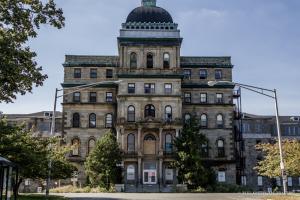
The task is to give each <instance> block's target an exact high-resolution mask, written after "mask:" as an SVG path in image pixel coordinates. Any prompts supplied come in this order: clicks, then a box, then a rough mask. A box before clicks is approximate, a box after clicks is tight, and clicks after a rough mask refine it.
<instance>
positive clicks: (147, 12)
mask: <svg viewBox="0 0 300 200" xmlns="http://www.w3.org/2000/svg"><path fill="white" fill-rule="evenodd" d="M129 22H136V23H138V22H140V23H173V19H172V16H171V15H170V13H169V12H168V11H166V10H165V9H163V8H160V7H157V6H156V0H142V6H140V7H138V8H135V9H134V10H133V11H131V13H130V14H129V15H128V17H127V20H126V23H129Z"/></svg>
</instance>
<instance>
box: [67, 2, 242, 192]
mask: <svg viewBox="0 0 300 200" xmlns="http://www.w3.org/2000/svg"><path fill="white" fill-rule="evenodd" d="M151 1H153V0H151ZM154 4H155V3H154V2H152V4H151V5H152V6H151V8H148V6H149V4H143V5H144V6H142V7H140V8H137V9H139V10H140V11H138V12H144V10H147V9H154V11H155V12H154V11H153V12H152V13H156V14H155V17H153V16H150V18H149V19H150V20H152V18H153V19H157V18H159V17H161V20H165V19H164V17H163V16H166V14H165V12H166V11H162V8H158V7H155V6H154V7H153V5H154ZM133 12H135V11H133ZM162 13H164V14H162ZM148 14H149V13H148ZM130 15H131V17H128V19H129V18H130V19H133V18H134V15H132V14H130ZM146 15H147V14H146ZM148 17H149V16H148ZM151 17H152V18H151ZM166 18H167V19H168V18H169V17H168V16H167V17H166ZM128 19H127V22H126V23H124V24H122V28H121V30H120V37H118V49H119V55H118V56H74V55H68V56H66V60H65V63H64V74H65V78H64V83H63V84H62V86H63V88H64V93H65V94H68V93H70V95H67V96H65V98H64V102H63V134H64V136H65V138H66V139H65V141H66V142H67V144H77V146H78V148H77V149H75V150H74V151H73V152H71V153H70V155H69V159H70V160H71V161H73V162H75V163H77V165H78V167H79V182H80V183H82V184H83V183H84V182H85V181H86V176H85V174H84V169H83V163H84V161H85V158H86V156H87V155H88V152H89V151H90V150H91V149H92V147H93V145H94V142H95V141H96V140H98V139H99V138H101V137H102V136H103V134H105V133H106V132H108V131H110V130H111V129H112V130H113V131H114V132H115V133H116V136H117V140H118V142H119V144H120V147H121V149H122V151H123V162H122V163H123V167H124V171H125V173H124V174H125V175H124V183H125V185H126V187H125V189H126V190H127V191H129V190H130V189H133V191H141V190H140V189H141V188H145V187H146V186H149V185H153V187H156V186H159V188H168V187H170V188H172V186H175V185H176V184H177V180H176V174H177V170H176V169H172V168H171V167H170V162H172V161H173V160H174V147H173V146H172V140H174V138H176V137H178V136H179V135H180V133H181V130H182V127H183V124H184V123H185V120H186V119H188V118H189V117H190V116H192V115H195V116H196V117H197V118H198V119H199V121H200V122H199V123H200V124H201V125H200V124H199V125H200V126H199V127H200V128H199V132H201V133H203V134H205V135H206V136H207V138H208V139H209V144H208V154H207V157H206V158H205V162H208V163H209V164H210V165H211V166H212V167H213V168H214V169H215V170H216V174H217V175H218V180H219V181H220V182H226V183H232V184H234V183H236V179H237V177H236V157H235V145H234V144H235V141H234V140H235V138H234V134H233V120H234V119H233V113H234V108H235V105H234V104H233V89H234V85H233V84H220V83H219V84H216V85H215V86H212V87H211V86H209V85H208V82H209V81H216V80H217V81H230V82H231V81H232V68H233V65H232V63H231V58H230V57H183V56H180V48H181V43H182V38H181V37H180V31H179V29H178V25H177V24H175V23H173V22H165V23H161V22H162V21H160V22H157V23H153V22H151V23H150V22H149V23H148V22H138V23H136V22H132V21H130V20H129V21H128ZM116 80H118V81H121V82H118V84H117V82H114V81H116ZM99 81H110V82H105V83H101V84H96V86H94V87H86V88H82V89H81V90H80V93H79V92H77V93H76V94H75V91H76V90H78V87H80V86H82V85H84V84H92V83H97V82H99ZM72 92H74V93H72ZM91 96H93V97H92V98H91ZM166 190H167V189H166Z"/></svg>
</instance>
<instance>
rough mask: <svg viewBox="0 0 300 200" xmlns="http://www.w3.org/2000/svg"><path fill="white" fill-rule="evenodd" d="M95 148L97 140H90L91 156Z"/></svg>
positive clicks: (89, 149)
mask: <svg viewBox="0 0 300 200" xmlns="http://www.w3.org/2000/svg"><path fill="white" fill-rule="evenodd" d="M95 146H96V140H95V138H90V139H89V141H88V153H89V154H90V153H91V152H92V150H93V149H94V148H95Z"/></svg>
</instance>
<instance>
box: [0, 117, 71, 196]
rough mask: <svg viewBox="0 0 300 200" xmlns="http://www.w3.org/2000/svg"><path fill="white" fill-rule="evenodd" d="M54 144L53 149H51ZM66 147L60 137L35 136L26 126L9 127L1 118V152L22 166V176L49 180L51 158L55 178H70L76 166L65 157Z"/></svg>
mask: <svg viewBox="0 0 300 200" xmlns="http://www.w3.org/2000/svg"><path fill="white" fill-rule="evenodd" d="M49 144H52V146H53V148H52V151H51V150H50V149H49V148H48V146H49ZM67 151H69V149H68V148H67V147H64V148H60V147H59V144H58V141H57V139H45V138H38V137H33V136H32V133H31V132H29V131H26V130H25V129H24V127H23V126H10V125H8V124H7V122H6V120H5V119H2V120H1V119H0V155H1V156H3V157H5V158H7V159H9V160H10V161H12V162H14V163H15V164H17V165H18V166H20V179H19V182H18V183H17V184H16V185H15V192H16V191H18V188H19V186H20V184H21V183H22V181H23V180H24V179H27V178H30V179H46V178H47V175H48V161H49V159H47V158H51V160H52V174H51V175H52V176H51V177H52V179H65V178H70V177H71V174H72V172H73V171H75V170H76V168H75V167H74V166H73V165H72V164H71V163H69V162H68V161H67V160H66V158H65V153H66V152H67Z"/></svg>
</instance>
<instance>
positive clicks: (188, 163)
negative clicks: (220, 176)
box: [173, 116, 215, 188]
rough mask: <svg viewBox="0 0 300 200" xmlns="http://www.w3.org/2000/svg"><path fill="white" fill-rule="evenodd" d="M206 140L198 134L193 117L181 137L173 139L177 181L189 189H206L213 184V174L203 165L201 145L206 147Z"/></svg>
mask: <svg viewBox="0 0 300 200" xmlns="http://www.w3.org/2000/svg"><path fill="white" fill-rule="evenodd" d="M207 142H208V140H207V138H206V137H205V136H204V135H203V134H200V133H199V124H198V120H197V119H196V117H195V116H193V117H191V119H190V120H188V121H187V122H186V123H185V125H184V127H183V130H182V133H181V135H180V136H179V137H178V138H176V139H175V141H174V144H175V147H176V149H177V153H176V161H175V162H174V163H173V166H174V167H175V168H177V169H178V170H179V171H178V180H179V181H180V182H183V183H187V184H188V185H189V187H190V188H197V187H199V186H201V187H206V186H208V185H213V184H214V182H215V173H214V171H213V170H212V169H210V168H209V167H208V166H205V165H204V164H203V156H202V155H203V151H202V145H207Z"/></svg>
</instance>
